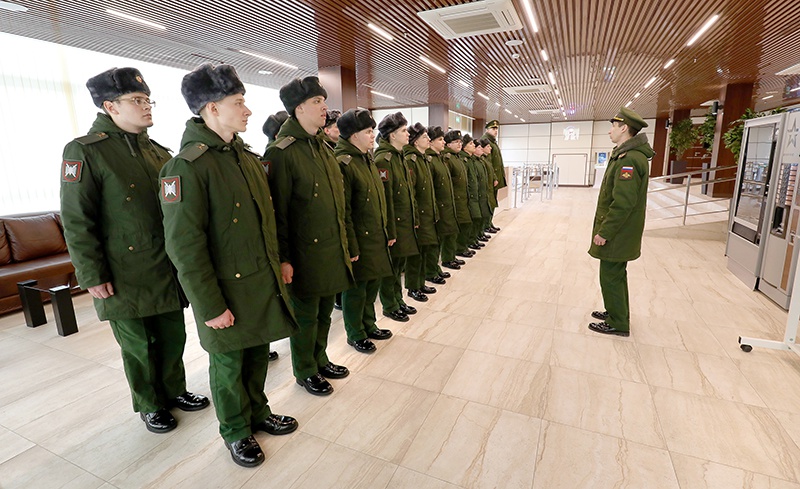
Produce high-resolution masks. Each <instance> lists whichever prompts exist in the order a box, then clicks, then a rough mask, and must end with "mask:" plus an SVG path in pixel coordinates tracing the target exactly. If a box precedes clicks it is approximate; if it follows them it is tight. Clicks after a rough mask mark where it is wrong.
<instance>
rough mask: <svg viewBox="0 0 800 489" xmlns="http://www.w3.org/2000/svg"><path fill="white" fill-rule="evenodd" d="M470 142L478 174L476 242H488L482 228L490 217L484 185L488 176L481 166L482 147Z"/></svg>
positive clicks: (487, 236)
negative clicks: (479, 215)
mask: <svg viewBox="0 0 800 489" xmlns="http://www.w3.org/2000/svg"><path fill="white" fill-rule="evenodd" d="M472 142H473V143H475V149H474V150H473V153H472V159H473V160H474V161H475V167H476V170H477V173H478V202H479V203H480V206H481V218H480V220H479V221H478V223H477V232H478V240H479V241H483V242H486V241H489V238H490V237H491V236H489V235H488V234H486V226H484V223H485V222H486V218H487V217H491V215H492V208H491V207H490V206H489V196H488V195H487V193H486V189H487V186H486V185H487V184H488V183H489V174H488V172H487V171H486V166H485V165H484V164H483V146H482V145H481V142H480V140H477V139H473V140H472Z"/></svg>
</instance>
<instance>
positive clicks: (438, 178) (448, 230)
mask: <svg viewBox="0 0 800 489" xmlns="http://www.w3.org/2000/svg"><path fill="white" fill-rule="evenodd" d="M425 156H427V157H428V158H429V161H430V167H431V174H432V175H433V189H434V192H435V194H436V206H437V208H438V210H439V221H437V222H436V231H437V232H438V233H439V236H447V235H448V234H458V221H456V204H455V199H454V197H453V180H452V177H451V176H450V170H449V169H448V168H447V166H446V165H445V164H444V162H443V161H442V159H441V157H440V156H439V155H438V154H437V153H436V151H434V150H432V149H429V150H427V151H425Z"/></svg>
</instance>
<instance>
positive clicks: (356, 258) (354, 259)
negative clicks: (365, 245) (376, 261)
mask: <svg viewBox="0 0 800 489" xmlns="http://www.w3.org/2000/svg"><path fill="white" fill-rule="evenodd" d="M350 261H351V262H354V261H358V257H357V256H354V257H352V258H350Z"/></svg>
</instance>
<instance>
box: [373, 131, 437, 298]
mask: <svg viewBox="0 0 800 489" xmlns="http://www.w3.org/2000/svg"><path fill="white" fill-rule="evenodd" d="M420 129H422V131H421V132H425V131H424V127H421V128H420ZM381 132H383V131H381ZM411 140H413V141H414V143H413V144H406V145H405V146H403V162H404V163H405V164H406V166H408V169H409V171H410V172H411V184H412V185H413V186H414V197H415V201H416V204H417V222H418V223H419V225H418V227H417V246H419V255H414V256H410V257H409V258H408V261H407V262H406V288H407V289H408V296H409V297H411V298H412V299H414V300H415V301H419V302H426V301H427V300H428V296H427V295H426V294H434V293H436V289H435V288H434V287H430V286H428V285H425V278H426V277H429V276H433V275H435V273H436V272H435V270H436V261H437V259H438V258H439V238H438V236H437V235H436V221H437V214H438V213H439V211H438V209H436V196H435V193H434V189H433V176H432V175H431V170H430V166H429V165H428V161H427V160H426V159H425V156H424V153H425V151H426V150H427V149H428V148H430V141H429V139H428V138H423V137H421V133H420V134H419V135H417V134H416V126H415V127H414V131H409V141H411ZM429 274H430V275H429Z"/></svg>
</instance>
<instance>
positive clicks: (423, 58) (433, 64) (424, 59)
mask: <svg viewBox="0 0 800 489" xmlns="http://www.w3.org/2000/svg"><path fill="white" fill-rule="evenodd" d="M419 60H420V61H422V62H423V63H425V64H426V65H428V66H430V67H431V68H433V69H435V70H436V71H438V72H440V73H447V71H446V70H445V69H444V68H442V67H441V66H439V65H437V64H436V63H434V62H433V61H431V60H430V59H428V58H426V57H425V56H423V55H421V54H420V55H419Z"/></svg>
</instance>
